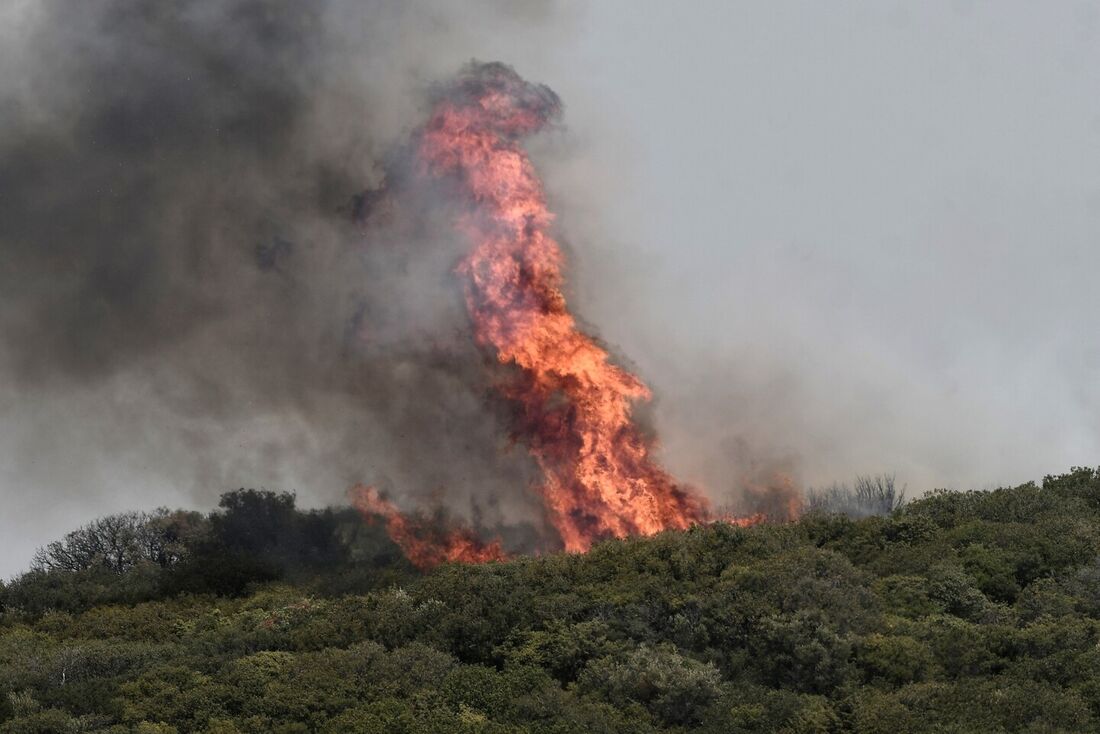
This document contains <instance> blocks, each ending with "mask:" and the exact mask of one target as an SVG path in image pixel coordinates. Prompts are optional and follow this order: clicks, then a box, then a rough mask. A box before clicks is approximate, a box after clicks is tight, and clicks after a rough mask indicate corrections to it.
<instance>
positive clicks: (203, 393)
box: [0, 0, 557, 575]
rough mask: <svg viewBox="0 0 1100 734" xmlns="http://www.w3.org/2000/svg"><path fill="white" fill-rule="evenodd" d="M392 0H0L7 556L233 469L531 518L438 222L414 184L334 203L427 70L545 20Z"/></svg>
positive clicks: (402, 133)
mask: <svg viewBox="0 0 1100 734" xmlns="http://www.w3.org/2000/svg"><path fill="white" fill-rule="evenodd" d="M409 5H410V4H406V3H401V2H375V3H361V2H351V1H350V0H347V1H345V0H326V1H324V2H311V3H300V2H292V1H291V0H286V1H282V0H279V1H276V2H270V1H260V0H244V1H243V2H236V3H224V2H220V1H218V0H188V1H186V2H179V3H155V2H139V3H133V2H123V1H121V0H91V1H89V2H82V3H77V4H73V3H63V2H59V1H57V2H55V1H46V2H40V3H22V4H15V5H11V6H10V7H8V8H7V9H6V10H4V11H3V13H4V15H3V17H2V18H0V20H3V21H4V22H3V24H2V27H3V28H4V30H3V31H2V32H0V33H2V36H0V49H2V50H0V62H3V68H4V71H3V73H2V75H0V301H2V309H0V335H2V339H0V411H2V415H3V434H2V436H0V456H2V457H3V460H2V461H0V489H2V493H3V498H4V501H5V504H6V505H7V511H6V512H5V515H6V519H5V522H4V526H3V528H2V529H0V534H2V535H5V536H8V537H9V538H16V539H17V541H16V542H17V544H19V553H21V554H22V555H23V556H27V557H29V553H30V550H31V548H30V543H31V542H33V543H41V542H44V541H46V540H48V539H49V538H50V537H51V536H52V535H56V534H58V533H59V532H61V531H63V529H64V528H66V527H68V526H71V525H75V524H78V523H79V522H82V521H83V520H85V519H87V518H88V517H89V516H94V515H99V514H103V513H104V512H108V511H112V510H116V509H123V508H128V507H150V506H154V505H156V504H161V503H167V504H181V503H184V504H197V505H199V506H203V505H209V504H210V503H211V502H212V501H213V499H214V498H215V497H216V496H217V494H218V493H220V492H222V491H225V490H227V489H231V488H235V487H237V486H241V485H250V486H252V485H261V484H265V485H267V486H269V487H271V488H279V489H299V490H301V491H302V492H303V493H304V494H305V495H306V500H307V501H310V500H311V499H312V501H315V502H323V501H336V500H338V499H339V498H340V497H341V496H342V493H343V491H344V490H345V489H346V488H347V487H348V486H350V485H351V484H353V483H355V482H359V481H368V482H377V483H380V484H381V485H382V486H383V487H392V488H395V489H397V490H398V491H400V492H401V493H403V494H406V495H411V496H412V497H413V501H417V500H418V499H425V498H430V497H432V496H436V495H438V494H439V493H440V492H441V491H444V490H445V491H446V493H447V496H448V502H449V504H451V505H452V506H453V507H456V508H457V509H458V511H459V512H460V513H462V512H465V513H467V514H469V513H473V512H478V513H480V514H481V515H482V517H483V519H487V520H488V521H492V520H493V519H494V517H498V518H499V517H504V516H507V517H508V518H509V520H510V521H516V520H517V518H518V519H519V520H522V519H524V518H529V519H534V518H535V517H536V514H535V513H534V510H533V506H532V505H530V504H529V495H527V494H525V493H523V492H516V491H515V488H516V487H517V486H519V487H524V486H527V485H528V484H529V483H530V481H531V478H532V473H531V467H530V462H529V459H528V458H527V457H526V456H525V454H524V452H523V451H522V450H520V449H516V448H513V447H511V446H509V445H508V443H507V441H506V438H505V436H506V432H504V431H502V430H501V419H502V416H500V415H498V408H497V407H495V406H494V405H493V403H492V402H491V401H490V400H488V399H487V394H488V393H489V386H488V384H487V382H486V379H487V378H486V376H485V375H486V371H485V370H484V369H483V364H482V360H483V357H482V355H480V354H479V353H478V352H477V350H476V349H475V348H474V347H473V345H472V342H471V340H470V339H469V334H468V328H469V327H468V324H467V319H466V317H465V312H464V310H463V308H462V304H461V300H460V292H459V290H458V289H457V287H456V283H454V281H453V278H451V277H450V269H451V267H452V266H453V264H454V262H455V261H456V259H457V257H458V253H459V250H457V249H456V247H458V246H459V243H457V242H455V241H453V239H452V235H450V234H447V233H448V232H449V228H448V227H444V226H440V222H438V221H435V220H436V219H437V218H435V217H433V215H432V213H431V207H425V208H424V209H423V210H417V211H402V212H397V213H396V214H393V215H391V216H382V217H372V221H375V220H378V221H381V222H382V223H381V224H377V223H376V224H371V225H370V226H369V227H365V226H362V225H357V224H356V222H355V221H354V220H355V216H354V215H355V214H356V213H357V211H356V209H357V207H358V208H362V207H363V206H364V204H365V203H369V202H365V201H364V200H363V199H361V198H360V199H356V198H355V195H356V194H357V193H359V192H363V191H366V190H370V189H372V188H374V187H376V186H378V185H379V184H380V183H381V178H382V176H383V175H384V171H385V170H386V168H387V156H388V155H390V153H391V151H393V150H395V148H396V146H398V144H399V143H400V142H401V141H402V140H404V139H406V138H407V136H408V133H409V132H410V130H411V129H412V128H413V127H414V126H415V125H416V124H418V122H419V121H420V119H422V116H423V112H424V109H423V106H424V104H425V100H426V99H427V94H426V92H427V90H428V88H429V85H430V83H431V82H433V81H434V80H436V79H438V78H441V77H445V76H448V75H450V74H453V73H454V72H455V70H457V68H459V66H460V65H461V64H462V63H463V62H464V61H466V60H467V59H469V58H470V57H471V56H472V55H473V54H474V53H475V52H476V51H478V50H479V49H480V50H485V49H486V48H488V49H490V50H491V49H492V44H488V45H486V44H485V43H484V39H485V38H487V37H491V36H495V35H497V34H500V35H501V36H502V37H506V36H507V34H511V35H516V34H518V33H521V32H523V33H526V34H527V36H528V37H530V36H532V35H533V34H538V33H540V32H543V31H545V30H546V29H547V28H550V27H552V26H553V24H554V23H555V22H557V21H556V20H554V18H553V17H551V16H552V15H553V14H552V13H551V12H550V8H548V7H544V6H543V4H541V3H520V4H516V3H510V2H509V3H504V2H481V3H475V4H464V6H463V7H462V8H458V7H453V6H452V5H451V4H449V3H446V2H428V3H419V4H417V5H416V7H415V8H412V7H409ZM528 40H530V38H528ZM505 488H507V489H508V490H509V491H507V492H502V491H501V490H502V489H505ZM486 515H488V516H489V517H488V518H485V516H486ZM9 520H10V522H9ZM24 546H26V547H24ZM17 555H18V554H17ZM24 561H25V559H24V558H21V557H16V558H13V559H12V564H11V566H10V567H8V566H5V567H3V568H0V575H7V573H10V572H12V571H15V570H17V569H18V568H19V567H21V566H22V565H23V562H24Z"/></svg>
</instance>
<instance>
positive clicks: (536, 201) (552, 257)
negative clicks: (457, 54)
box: [417, 64, 709, 551]
mask: <svg viewBox="0 0 1100 734" xmlns="http://www.w3.org/2000/svg"><path fill="white" fill-rule="evenodd" d="M559 110H560V104H559V102H558V99H557V96H556V95H554V93H553V92H552V91H550V90H549V89H548V88H546V87H543V86H535V85H531V84H528V83H527V82H525V81H523V80H522V79H521V78H520V77H519V76H517V75H516V74H515V72H513V71H512V70H511V69H509V68H507V67H505V66H503V65H499V64H490V65H482V66H476V67H472V68H471V69H469V70H467V71H466V72H465V73H464V74H463V75H462V76H460V77H459V79H458V80H457V82H456V83H455V85H454V87H453V89H452V90H451V92H450V93H449V94H448V95H447V96H446V97H445V98H443V99H442V100H441V101H439V103H438V104H437V105H436V107H435V110H434V111H433V113H432V115H431V118H430V120H429V122H428V124H427V125H426V126H425V128H424V129H423V131H422V132H421V134H420V139H419V143H418V148H417V152H418V155H419V159H420V162H421V168H422V172H424V173H426V174H428V175H430V176H433V177H436V178H441V179H444V180H446V181H448V182H452V183H453V184H457V188H458V191H459V197H460V199H462V200H464V203H465V205H466V206H465V207H464V208H463V209H462V213H461V214H460V215H459V216H458V218H457V222H456V225H457V227H458V228H459V229H460V230H461V231H462V232H463V233H464V234H465V235H466V236H467V237H468V238H469V239H470V240H471V241H472V244H473V249H472V251H471V252H470V254H469V255H468V256H467V257H466V258H465V259H464V260H463V261H462V262H461V263H460V264H459V266H458V268H457V271H458V273H459V274H461V275H462V276H464V278H465V291H466V305H467V309H468V311H469V314H470V317H471V319H472V321H473V326H474V334H475V338H476V339H477V341H478V343H479V344H481V345H482V346H484V347H486V348H488V349H490V350H491V351H493V352H495V356H496V358H497V359H498V360H499V361H500V362H501V363H503V364H508V365H513V366H514V367H516V368H517V371H516V373H515V376H514V378H513V379H511V380H510V381H509V382H508V383H507V384H505V385H502V386H501V389H502V391H503V393H504V394H505V395H506V396H507V397H509V398H510V399H511V400H512V401H514V403H515V405H516V406H517V409H518V411H517V413H518V415H517V425H516V429H515V430H516V435H517V437H518V438H519V439H520V440H522V441H524V442H525V443H526V444H527V446H528V448H529V450H530V452H531V454H532V455H533V456H534V458H535V460H536V461H537V463H538V465H539V467H540V468H541V469H542V472H543V475H544V483H543V485H542V487H541V490H540V491H541V493H542V496H543V498H544V500H545V503H546V506H547V510H548V515H549V518H550V522H551V523H552V524H553V525H554V527H555V528H556V529H557V531H558V533H559V534H560V535H561V539H562V542H563V543H564V546H565V549H566V550H568V551H584V550H587V549H588V548H589V547H590V546H591V545H592V543H593V542H594V541H595V540H598V539H600V538H606V537H624V536H627V535H651V534H653V533H656V532H659V531H661V530H666V529H670V528H676V529H684V528H687V527H689V526H690V525H692V524H693V523H698V522H703V521H705V520H706V519H707V518H708V515H709V511H708V506H707V503H706V501H705V500H704V498H702V497H701V496H699V495H697V494H695V493H693V492H691V491H690V490H688V489H687V488H684V487H680V486H678V485H677V484H676V483H675V482H674V481H673V479H672V478H671V477H670V476H669V475H668V473H667V472H665V470H664V469H662V468H661V467H660V466H658V465H657V463H656V462H655V461H654V460H653V458H652V456H651V448H652V446H651V442H650V441H648V440H647V439H646V437H645V436H644V435H643V434H642V432H641V431H640V430H639V429H638V427H637V426H636V425H635V423H634V422H633V419H632V415H631V414H632V407H633V404H634V403H635V402H637V401H640V400H647V399H649V397H650V393H649V390H648V389H647V388H646V386H645V385H644V384H643V383H642V382H641V381H640V380H639V379H638V378H637V377H636V376H634V375H633V374H631V373H629V372H627V371H626V370H624V369H622V368H620V367H617V366H615V365H614V364H612V363H611V362H610V361H609V358H608V354H607V352H606V351H605V350H604V349H603V348H602V347H600V346H599V345H598V344H597V343H596V342H595V341H594V340H593V339H592V338H591V337H590V336H588V335H587V334H584V333H583V332H581V331H579V330H578V328H577V324H576V321H575V320H574V318H573V316H572V314H570V312H569V310H568V308H567V307H566V303H565V297H564V295H563V294H562V280H563V279H562V272H561V268H562V260H563V257H562V252H561V248H560V247H559V246H558V243H557V242H556V241H555V240H554V238H553V236H552V235H551V234H550V225H551V223H552V221H553V215H552V214H551V213H550V211H549V210H548V209H547V206H546V197H545V195H544V193H543V189H542V184H541V182H540V181H539V179H538V176H537V175H536V173H535V170H534V167H533V165H532V164H531V161H530V159H529V158H528V156H527V153H526V152H525V151H524V149H523V148H522V147H521V146H520V145H519V143H518V142H517V139H518V138H519V137H520V136H521V135H524V134H528V133H532V132H535V131H536V130H538V129H540V128H541V127H543V126H545V125H546V124H547V123H548V122H549V121H550V120H551V119H552V118H553V117H554V116H555V115H556V114H557V113H558V112H559Z"/></svg>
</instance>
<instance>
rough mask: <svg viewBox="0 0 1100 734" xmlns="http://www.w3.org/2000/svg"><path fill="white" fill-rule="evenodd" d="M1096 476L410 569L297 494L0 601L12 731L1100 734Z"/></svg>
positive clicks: (179, 526) (20, 583)
mask: <svg viewBox="0 0 1100 734" xmlns="http://www.w3.org/2000/svg"><path fill="white" fill-rule="evenodd" d="M1098 556H1100V472H1096V471H1092V470H1088V469H1077V470H1073V471H1072V472H1071V473H1069V474H1066V475H1062V476H1058V477H1047V479H1046V480H1045V481H1044V482H1043V483H1042V485H1041V486H1036V485H1034V484H1027V485H1024V486H1020V487H1016V488H1013V489H1001V490H997V491H993V492H980V493H979V492H968V493H955V492H940V493H936V494H933V495H931V496H928V497H926V498H923V499H919V500H917V501H914V502H911V503H909V504H908V505H905V506H904V507H901V508H900V509H897V510H895V511H894V512H892V513H891V514H890V515H889V516H885V517H884V516H875V517H867V518H863V519H851V518H848V517H845V516H841V515H836V514H828V513H825V512H814V513H811V514H809V515H808V516H806V517H805V518H804V519H803V520H802V521H800V522H798V523H793V524H789V525H772V526H761V527H754V528H747V529H742V528H735V527H730V526H728V525H714V526H709V527H701V528H696V529H693V530H691V531H688V532H683V533H667V534H663V535H660V536H657V537H654V538H646V539H632V540H626V541H616V542H607V543H603V544H600V545H598V546H597V547H596V548H595V549H593V550H592V552H590V553H588V554H586V555H583V556H580V555H553V556H548V557H543V558H522V559H518V560H515V561H511V562H507V563H497V564H488V565H484V566H445V567H442V568H439V569H437V570H435V571H434V572H432V573H429V574H425V575H420V574H417V573H415V572H414V571H413V569H411V568H410V567H409V566H408V565H407V564H405V563H404V562H403V561H402V559H401V557H400V554H399V553H398V552H397V550H396V549H395V548H394V547H393V546H392V545H391V544H389V542H388V541H387V540H386V539H385V537H384V536H383V535H382V534H381V531H380V530H379V529H378V528H375V527H371V526H369V525H364V524H363V523H361V522H360V521H359V520H358V518H356V517H355V516H354V515H353V514H352V513H350V512H347V511H340V510H330V511H324V512H301V511H298V510H296V509H295V507H294V502H293V498H292V497H291V496H289V495H275V494H271V493H264V492H252V491H248V492H237V493H233V494H230V495H227V496H226V497H224V498H223V501H222V507H221V509H220V510H219V511H218V512H215V513H212V514H210V515H207V516H202V515H198V514H195V513H166V512H161V513H154V514H152V515H127V516H119V517H117V518H108V519H107V520H103V521H99V522H98V523H93V524H92V525H90V526H88V527H86V528H83V529H81V530H79V531H77V532H76V533H74V534H71V535H70V536H68V537H67V538H65V539H63V540H61V541H59V542H58V543H56V544H53V545H51V546H48V547H47V548H44V549H43V551H42V552H41V553H40V554H39V556H38V558H37V559H36V563H35V570H32V571H31V572H29V573H27V574H26V575H24V576H23V577H21V578H19V579H16V580H15V581H14V582H12V583H11V584H9V585H8V586H7V587H5V588H2V589H0V605H2V617H0V694H2V695H0V731H3V732H51V733H52V732H145V733H149V734H152V733H154V732H155V733H158V734H160V733H167V732H177V731H178V732H190V731H195V732H211V733H213V732H221V733H229V732H286V733H289V732H379V733H381V732H386V733H390V732H439V733H440V734H444V733H448V734H449V733H451V732H470V733H473V732H485V733H494V734H495V733H501V734H504V733H505V732H540V733H545V734H551V733H553V734H559V733H560V734H565V733H566V732H630V733H632V734H633V733H636V732H659V731H688V730H691V731H703V732H723V733H725V732H772V731H776V732H847V731H852V732H889V733H890V734H904V733H905V732H1033V733H1039V732H1063V731H1064V732H1086V731H1100V561H1098Z"/></svg>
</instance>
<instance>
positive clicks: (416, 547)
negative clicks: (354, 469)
mask: <svg viewBox="0 0 1100 734" xmlns="http://www.w3.org/2000/svg"><path fill="white" fill-rule="evenodd" d="M348 495H349V497H350V498H351V503H352V505H353V506H354V507H355V509H357V510H359V512H360V513H362V514H363V517H364V518H366V519H367V520H368V521H372V520H373V519H374V518H375V517H381V518H382V519H383V520H385V522H386V532H387V533H388V534H389V536H390V537H391V538H392V539H393V541H394V542H395V543H397V545H398V546H399V547H400V548H401V551H402V552H403V553H404V554H405V556H406V557H407V558H408V559H409V561H411V562H412V564H413V565H414V566H416V567H417V568H419V569H421V570H427V569H429V568H434V567H435V566H438V565H439V564H441V563H447V562H459V563H486V562H487V561H500V560H504V558H506V556H505V554H504V551H503V550H501V547H500V543H499V542H493V543H488V544H486V543H483V542H481V541H480V540H478V538H477V537H476V536H475V535H474V534H473V533H472V532H470V531H469V530H466V529H464V528H457V529H454V528H448V529H444V528H441V527H439V526H438V524H435V523H431V522H430V521H427V520H422V519H419V518H414V517H409V516H406V515H402V514H401V513H400V512H399V511H398V509H397V507H395V506H394V504H393V503H392V502H390V501H389V500H387V499H385V498H383V497H382V495H380V494H379V493H378V490H377V489H375V488H374V487H365V486H362V485H360V486H356V487H353V488H352V489H351V490H350V491H349V493H348Z"/></svg>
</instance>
